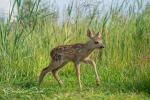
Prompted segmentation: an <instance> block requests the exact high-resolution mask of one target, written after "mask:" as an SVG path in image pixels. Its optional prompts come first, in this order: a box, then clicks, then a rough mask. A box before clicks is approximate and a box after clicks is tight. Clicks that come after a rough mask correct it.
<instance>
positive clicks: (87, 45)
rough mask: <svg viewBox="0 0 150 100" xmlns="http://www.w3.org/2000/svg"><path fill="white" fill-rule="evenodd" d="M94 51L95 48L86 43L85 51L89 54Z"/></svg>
mask: <svg viewBox="0 0 150 100" xmlns="http://www.w3.org/2000/svg"><path fill="white" fill-rule="evenodd" d="M93 50H94V48H93V47H92V46H91V45H90V44H88V43H85V51H86V52H87V53H89V54H90V53H91V52H92V51H93Z"/></svg>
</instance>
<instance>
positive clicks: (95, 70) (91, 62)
mask: <svg viewBox="0 0 150 100" xmlns="http://www.w3.org/2000/svg"><path fill="white" fill-rule="evenodd" d="M83 62H84V63H87V64H90V65H92V67H93V69H94V73H95V78H96V84H97V85H99V84H100V80H99V76H98V73H97V69H96V64H95V62H94V61H93V60H91V59H85V60H83Z"/></svg>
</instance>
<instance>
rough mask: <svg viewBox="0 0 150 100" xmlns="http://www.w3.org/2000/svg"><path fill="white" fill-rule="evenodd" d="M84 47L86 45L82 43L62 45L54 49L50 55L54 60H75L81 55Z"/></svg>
mask: <svg viewBox="0 0 150 100" xmlns="http://www.w3.org/2000/svg"><path fill="white" fill-rule="evenodd" d="M84 47H85V45H84V44H81V43H78V44H74V45H62V46H58V47H56V48H54V49H52V51H51V53H50V55H51V58H52V59H53V60H60V59H68V60H75V59H77V57H79V56H80V54H81V53H82V51H83V49H84Z"/></svg>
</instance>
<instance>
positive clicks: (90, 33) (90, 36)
mask: <svg viewBox="0 0 150 100" xmlns="http://www.w3.org/2000/svg"><path fill="white" fill-rule="evenodd" d="M87 36H88V37H89V38H92V37H93V33H92V32H91V31H90V30H89V29H88V30H87Z"/></svg>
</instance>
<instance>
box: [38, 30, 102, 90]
mask: <svg viewBox="0 0 150 100" xmlns="http://www.w3.org/2000/svg"><path fill="white" fill-rule="evenodd" d="M87 36H88V37H89V41H87V42H86V43H84V44H81V43H78V44H73V45H62V46H58V47H56V48H54V49H53V50H52V51H51V53H50V56H51V58H52V61H51V63H50V64H49V65H48V66H47V67H46V68H44V69H43V70H42V72H41V74H40V76H39V85H40V84H41V82H42V80H43V78H44V76H45V75H46V74H47V73H48V72H50V71H51V72H52V75H53V76H54V78H55V79H56V80H57V81H58V83H59V84H60V85H62V84H63V82H62V81H61V80H60V78H59V75H58V71H59V69H60V68H62V67H63V66H64V65H65V64H66V63H68V62H69V61H72V62H73V63H74V65H75V68H76V75H77V79H78V83H79V87H80V89H82V86H81V82H80V62H84V63H87V64H90V65H92V66H93V69H94V73H95V77H96V84H97V85H99V82H100V80H99V76H98V73H97V69H96V64H95V62H94V61H93V60H91V59H90V58H89V57H88V56H89V54H90V53H91V52H92V51H93V50H94V49H96V48H99V49H101V48H104V46H103V44H102V36H101V33H100V32H98V33H97V34H96V35H94V34H93V33H92V32H91V31H90V30H89V29H88V31H87Z"/></svg>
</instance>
